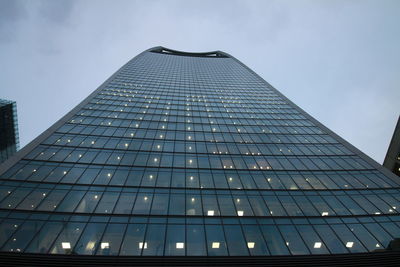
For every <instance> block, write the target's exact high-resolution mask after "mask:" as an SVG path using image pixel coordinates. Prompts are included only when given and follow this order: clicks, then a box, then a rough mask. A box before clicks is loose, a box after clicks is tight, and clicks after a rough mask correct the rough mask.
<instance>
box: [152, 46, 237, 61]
mask: <svg viewBox="0 0 400 267" xmlns="http://www.w3.org/2000/svg"><path fill="white" fill-rule="evenodd" d="M147 51H148V52H153V53H160V54H167V55H175V56H187V57H211V58H212V57H231V56H230V55H229V54H227V53H224V52H222V51H218V50H217V51H211V52H184V51H178V50H173V49H169V48H166V47H163V46H156V47H153V48H150V49H149V50H147Z"/></svg>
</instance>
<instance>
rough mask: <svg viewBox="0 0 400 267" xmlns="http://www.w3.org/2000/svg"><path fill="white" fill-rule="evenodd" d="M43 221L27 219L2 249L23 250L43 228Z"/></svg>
mask: <svg viewBox="0 0 400 267" xmlns="http://www.w3.org/2000/svg"><path fill="white" fill-rule="evenodd" d="M43 224H44V222H42V221H26V222H25V223H24V224H23V225H22V226H21V227H18V229H17V231H16V232H15V233H14V234H13V235H12V236H11V238H10V239H9V240H8V242H7V243H6V244H5V245H4V246H3V248H2V250H4V251H12V252H22V251H24V249H25V247H26V246H27V245H28V244H29V242H30V241H31V240H32V238H33V236H34V235H35V234H36V233H37V232H38V231H39V230H40V228H42V225H43Z"/></svg>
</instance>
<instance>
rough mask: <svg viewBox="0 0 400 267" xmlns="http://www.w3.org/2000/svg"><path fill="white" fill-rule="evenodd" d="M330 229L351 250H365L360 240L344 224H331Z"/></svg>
mask: <svg viewBox="0 0 400 267" xmlns="http://www.w3.org/2000/svg"><path fill="white" fill-rule="evenodd" d="M331 227H332V229H333V230H334V231H335V232H336V234H337V236H338V237H339V238H340V240H342V243H343V244H344V245H345V246H346V248H348V249H349V250H350V251H351V252H367V250H366V249H365V248H364V246H363V245H362V244H361V242H360V241H359V240H358V239H357V238H356V237H355V236H354V235H353V233H352V232H351V231H350V230H349V229H348V228H347V226H346V225H344V224H333V225H331Z"/></svg>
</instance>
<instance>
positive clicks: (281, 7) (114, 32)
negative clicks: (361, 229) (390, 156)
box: [0, 0, 400, 163]
mask: <svg viewBox="0 0 400 267" xmlns="http://www.w3.org/2000/svg"><path fill="white" fill-rule="evenodd" d="M158 45H162V46H165V47H168V48H172V49H176V50H183V51H211V50H222V51H225V52H228V53H230V54H232V55H233V56H235V57H236V58H238V59H239V60H241V61H242V62H243V63H245V64H246V65H247V66H249V67H250V68H252V69H253V70H254V71H256V72H257V73H258V74H259V75H261V76H262V77H263V78H264V79H266V80H267V81H268V82H270V83H271V84H272V85H273V86H275V87H276V88H277V89H278V90H280V91H281V92H282V93H283V94H285V95H286V96H287V97H288V98H289V99H291V100H292V101H294V102H295V103H296V104H298V105H299V106H300V107H302V108H303V109H304V110H305V111H307V112H309V113H310V114H311V115H312V116H314V117H315V118H316V119H317V120H319V121H320V122H321V123H323V124H324V125H326V126H327V127H328V128H330V129H331V130H333V131H334V132H336V133H337V134H339V135H340V136H342V137H343V138H344V139H346V140H347V141H349V142H350V143H352V144H353V145H355V146H356V147H357V148H359V149H361V150H362V151H363V152H364V153H366V154H367V155H369V156H371V157H372V158H373V159H375V160H377V161H378V162H380V163H381V162H382V161H383V158H384V155H385V153H386V150H387V147H388V144H389V142H390V138H391V136H392V133H393V130H394V126H395V124H396V121H397V117H398V116H399V112H400V105H399V104H398V102H399V100H400V87H399V85H400V73H399V71H400V51H399V49H400V1H396V0H394V1H388V0H377V1H367V0H359V1H350V0H344V1H338V0H337V1H334V0H331V1H328V0H324V1H322V0H321V1H300V0H297V1H255V0H253V1H216V0H213V1H204V0H202V1H190V0H184V1H166V0H160V1H150V0H146V1H145V0H143V1H99V0H96V1H94V0H92V1H89V0H86V1H61V0H58V1H52V0H49V1H13V0H0V84H1V86H0V98H6V99H11V100H16V101H17V106H18V118H19V129H20V141H21V145H22V146H24V145H26V144H27V143H28V142H30V141H31V140H33V138H35V137H36V136H38V135H39V134H40V133H41V132H43V131H44V130H46V129H47V128H48V127H49V126H51V125H52V124H53V123H54V122H55V121H57V120H58V119H59V118H61V117H62V116H63V115H65V114H66V113H67V112H68V111H69V110H71V109H72V108H73V107H74V106H75V105H77V104H78V103H79V102H80V101H81V100H83V99H84V98H85V97H86V96H87V95H88V94H89V93H91V92H92V91H93V90H95V89H96V88H97V87H98V86H99V85H100V84H101V83H102V82H103V81H104V80H106V79H107V78H108V77H109V76H110V75H111V74H112V73H114V72H115V71H116V70H117V69H118V68H119V67H121V66H122V64H124V63H126V62H127V61H128V60H129V59H131V58H132V57H133V56H135V55H137V54H138V53H140V52H142V51H143V50H145V49H148V48H150V47H153V46H158Z"/></svg>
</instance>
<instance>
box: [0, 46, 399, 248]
mask: <svg viewBox="0 0 400 267" xmlns="http://www.w3.org/2000/svg"><path fill="white" fill-rule="evenodd" d="M18 155H19V158H18V160H15V161H14V162H13V163H12V164H8V165H7V166H5V165H2V166H1V175H0V185H1V187H0V217H1V218H0V250H1V251H5V252H26V253H45V254H82V255H123V256H128V255H129V256H274V255H307V254H343V253H357V252H372V251H375V250H377V249H378V250H379V249H383V248H385V247H387V246H388V244H389V242H390V241H391V240H393V239H394V238H396V237H400V216H399V212H398V210H399V207H400V194H399V193H400V192H399V190H400V187H399V184H400V180H398V178H396V176H394V175H391V174H390V173H389V172H385V171H384V170H382V168H379V165H378V164H377V163H375V162H374V161H372V160H371V159H369V158H368V157H366V156H365V155H363V154H362V153H361V152H359V151H358V150H357V149H355V148H354V147H353V146H351V145H350V144H348V143H347V142H345V141H344V140H343V139H341V138H340V137H338V136H337V135H335V134H334V133H332V132H331V131H329V130H328V129H327V128H325V127H324V126H323V125H321V124H320V123H318V122H317V121H315V120H314V119H313V118H311V117H310V116H309V115H307V114H306V113H305V112H304V111H302V110H301V109H300V108H298V107H297V106H296V105H294V104H293V103H292V102H290V101H289V100H288V99H287V98H285V97H284V96H283V95H281V94H280V93H279V92H278V91H277V90H276V89H274V88H273V87H272V86H271V85H269V84H268V83H267V82H265V81H264V80H262V79H261V78H260V77H259V76H257V75H256V74H255V73H254V72H252V71H251V70H250V69H248V68H247V67H246V66H245V65H243V64H242V63H240V62H239V61H238V60H236V59H235V58H233V57H232V56H230V55H228V54H226V53H223V52H219V51H217V52H210V53H197V54H196V53H184V52H178V51H173V50H169V49H166V48H162V47H156V48H153V49H149V50H147V51H145V52H143V53H141V54H140V55H138V56H137V57H135V58H134V59H132V60H131V61H129V62H128V63H127V64H126V65H124V66H123V67H122V68H121V69H120V70H118V71H117V72H116V73H115V74H114V75H113V76H111V78H110V79H108V80H107V81H106V82H105V83H104V84H103V85H102V86H100V87H99V88H98V89H97V90H96V91H95V92H94V93H93V94H91V95H90V96H89V97H88V98H87V99H85V100H84V101H83V102H82V103H81V104H80V105H78V106H77V107H76V108H75V109H74V110H72V111H71V112H70V113H69V114H67V115H66V116H65V117H64V118H62V119H61V120H60V121H59V122H57V123H56V124H55V125H53V126H52V127H51V128H50V129H49V130H48V131H46V132H45V133H44V134H42V135H41V136H39V137H38V138H37V139H36V140H35V141H34V142H33V143H32V144H30V145H29V146H28V147H26V148H24V149H23V151H20V152H19V154H18Z"/></svg>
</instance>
